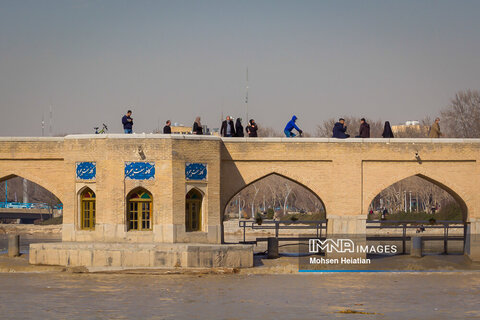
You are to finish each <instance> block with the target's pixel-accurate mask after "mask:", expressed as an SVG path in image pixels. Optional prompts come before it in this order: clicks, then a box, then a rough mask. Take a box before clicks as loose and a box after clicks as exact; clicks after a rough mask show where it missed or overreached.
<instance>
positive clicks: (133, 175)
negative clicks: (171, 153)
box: [125, 162, 155, 180]
mask: <svg viewBox="0 0 480 320" xmlns="http://www.w3.org/2000/svg"><path fill="white" fill-rule="evenodd" d="M125 178H126V179H133V180H151V179H155V163H154V162H125Z"/></svg>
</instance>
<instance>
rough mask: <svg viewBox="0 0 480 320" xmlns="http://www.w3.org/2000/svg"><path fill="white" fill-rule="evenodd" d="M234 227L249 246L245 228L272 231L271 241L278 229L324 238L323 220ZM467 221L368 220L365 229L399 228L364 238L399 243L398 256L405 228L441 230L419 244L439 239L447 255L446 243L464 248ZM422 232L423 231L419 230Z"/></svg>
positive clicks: (243, 223)
mask: <svg viewBox="0 0 480 320" xmlns="http://www.w3.org/2000/svg"><path fill="white" fill-rule="evenodd" d="M238 226H239V227H240V228H242V229H243V241H240V243H249V242H247V241H246V229H247V228H249V229H251V230H275V238H277V239H278V238H279V234H280V231H281V230H301V229H309V230H315V235H316V236H315V237H316V238H318V239H320V238H324V237H325V236H326V232H323V230H325V231H326V229H327V220H312V221H301V220H298V221H262V223H261V224H258V223H256V221H252V220H240V221H238ZM467 226H468V222H464V221H435V222H432V221H427V220H425V221H424V220H398V221H396V220H395V221H394V220H368V221H367V226H366V228H367V229H398V228H401V235H400V236H397V235H385V236H369V235H366V240H367V241H388V240H390V241H392V240H393V241H402V251H401V253H402V254H405V253H406V242H407V241H409V240H411V236H410V235H407V230H408V229H419V228H421V229H423V230H426V229H443V234H442V235H438V236H436V235H429V236H422V240H423V241H441V240H443V253H445V254H447V253H448V241H463V248H464V249H465V242H466V238H467ZM459 228H462V229H463V235H450V234H449V232H450V229H459ZM422 232H423V231H422ZM305 239H309V238H307V237H283V238H280V239H279V240H282V241H287V240H305ZM266 240H267V238H256V240H255V241H251V242H252V243H257V242H259V241H266Z"/></svg>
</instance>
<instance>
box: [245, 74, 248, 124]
mask: <svg viewBox="0 0 480 320" xmlns="http://www.w3.org/2000/svg"><path fill="white" fill-rule="evenodd" d="M245 109H246V112H247V118H246V119H245V121H246V122H248V67H247V88H246V90H245Z"/></svg>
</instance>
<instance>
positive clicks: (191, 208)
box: [185, 188, 203, 232]
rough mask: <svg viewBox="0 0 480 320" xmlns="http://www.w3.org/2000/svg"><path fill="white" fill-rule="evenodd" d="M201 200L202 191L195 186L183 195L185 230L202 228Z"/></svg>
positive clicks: (190, 230)
mask: <svg viewBox="0 0 480 320" xmlns="http://www.w3.org/2000/svg"><path fill="white" fill-rule="evenodd" d="M202 201H203V195H202V193H201V192H200V191H199V190H197V189H195V188H194V189H192V190H190V191H189V192H188V193H187V195H186V196H185V230H186V231H187V232H192V231H200V230H201V229H202Z"/></svg>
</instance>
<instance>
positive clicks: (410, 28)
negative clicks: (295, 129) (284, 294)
mask: <svg viewBox="0 0 480 320" xmlns="http://www.w3.org/2000/svg"><path fill="white" fill-rule="evenodd" d="M479 12H480V1H453V0H452V1H438V0H437V1H418V0H414V1H405V0H402V1H383V0H382V1H365V0H362V1H358V0H355V1H338V0H336V1H320V0H318V1H280V0H276V1H259V0H256V1H244V0H242V1H240V0H239V1H227V0H223V1H199V0H197V1H171V0H170V1H118V0H116V1H66V0H62V1H39V0H35V1H16V0H13V1H5V0H0V108H1V110H2V116H1V125H0V135H2V136H39V135H41V132H42V131H41V120H42V114H45V120H46V122H47V128H46V130H45V135H48V111H49V106H50V105H53V110H54V126H53V131H54V134H64V133H92V132H93V127H95V126H98V125H101V124H102V123H106V124H107V125H109V128H110V132H121V131H122V127H121V121H120V120H121V117H122V115H123V114H124V113H125V111H126V109H128V108H130V107H131V108H132V109H133V118H134V122H135V125H134V131H135V132H151V131H152V130H154V129H155V128H157V126H158V123H159V122H160V126H161V127H163V123H164V121H165V120H167V119H171V120H172V121H173V122H179V123H183V124H186V125H191V124H192V123H193V120H194V118H195V116H197V115H199V116H201V117H202V122H203V123H204V124H208V125H209V126H210V127H219V122H220V116H221V113H222V111H223V114H224V115H227V114H230V115H232V116H234V117H238V116H240V117H242V118H244V119H245V86H246V79H245V77H246V75H245V73H246V68H247V66H248V69H249V83H250V89H249V109H250V112H249V117H250V118H252V117H253V118H255V119H256V120H257V123H259V125H260V126H271V127H275V128H276V129H278V130H279V131H280V130H283V127H284V126H285V123H286V121H287V120H288V119H289V118H290V117H291V116H292V114H296V115H297V116H298V118H299V120H298V124H299V125H300V127H303V128H305V129H306V130H307V131H311V132H313V130H314V128H315V126H316V124H318V123H320V122H322V121H323V120H324V119H328V118H330V117H338V116H346V115H358V116H366V117H372V118H375V119H378V118H382V119H383V120H387V119H388V120H390V121H391V122H393V123H399V122H403V121H406V120H415V119H420V118H423V117H424V116H426V115H430V116H432V117H433V116H435V115H437V114H438V112H439V110H440V109H441V108H443V107H444V106H446V105H447V104H448V102H449V99H450V98H451V97H452V96H453V95H454V93H455V92H456V91H458V90H462V89H467V88H471V89H480V19H479V18H478V14H479Z"/></svg>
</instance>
